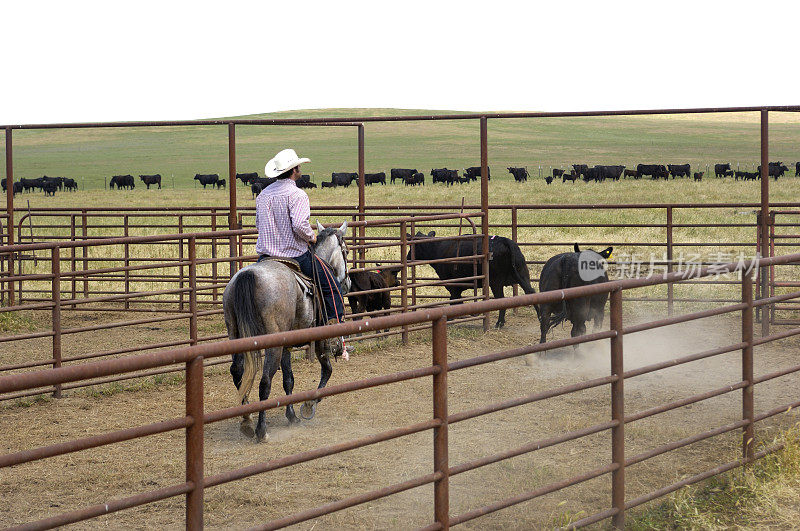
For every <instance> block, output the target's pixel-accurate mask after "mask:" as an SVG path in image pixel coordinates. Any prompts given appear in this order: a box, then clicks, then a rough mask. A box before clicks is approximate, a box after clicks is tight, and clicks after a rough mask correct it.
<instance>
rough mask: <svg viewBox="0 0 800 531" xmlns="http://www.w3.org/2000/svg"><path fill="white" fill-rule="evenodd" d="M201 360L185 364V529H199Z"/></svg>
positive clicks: (201, 523)
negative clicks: (188, 419) (188, 487)
mask: <svg viewBox="0 0 800 531" xmlns="http://www.w3.org/2000/svg"><path fill="white" fill-rule="evenodd" d="M203 411H204V408H203V357H202V356H198V357H196V358H194V359H193V360H191V361H187V362H186V416H187V417H191V418H192V424H191V425H190V426H188V427H187V428H186V482H187V483H191V484H192V490H190V491H189V492H187V493H186V529H202V528H203Z"/></svg>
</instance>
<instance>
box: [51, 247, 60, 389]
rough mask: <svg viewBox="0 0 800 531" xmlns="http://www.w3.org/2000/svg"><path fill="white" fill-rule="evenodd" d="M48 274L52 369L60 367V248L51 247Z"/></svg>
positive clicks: (58, 386) (57, 385) (58, 387)
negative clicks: (50, 284) (51, 330)
mask: <svg viewBox="0 0 800 531" xmlns="http://www.w3.org/2000/svg"><path fill="white" fill-rule="evenodd" d="M50 253H51V254H50V272H51V273H52V274H53V281H52V282H53V283H52V289H51V290H50V291H51V292H52V294H53V297H52V301H53V310H52V318H53V368H54V369H57V368H59V367H61V248H60V247H53V248H52V249H51V250H50ZM53 396H54V397H55V398H61V384H56V385H55V388H54V390H53Z"/></svg>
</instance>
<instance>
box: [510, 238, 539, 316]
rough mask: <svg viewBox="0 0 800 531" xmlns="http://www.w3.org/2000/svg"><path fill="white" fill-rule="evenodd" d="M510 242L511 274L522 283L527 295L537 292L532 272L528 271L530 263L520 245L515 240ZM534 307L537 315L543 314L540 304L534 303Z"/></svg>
mask: <svg viewBox="0 0 800 531" xmlns="http://www.w3.org/2000/svg"><path fill="white" fill-rule="evenodd" d="M509 243H510V245H509V247H511V275H512V276H513V279H514V282H516V283H517V284H519V285H520V287H521V288H522V291H524V292H525V294H526V295H530V294H531V293H536V290H535V289H533V286H531V273H530V271H528V264H527V263H525V255H523V254H522V251H521V250H520V248H519V245H517V244H516V243H514V242H513V241H511V242H509ZM533 309H534V310H536V315H537V316H541V309H540V308H539V305H538V304H534V305H533Z"/></svg>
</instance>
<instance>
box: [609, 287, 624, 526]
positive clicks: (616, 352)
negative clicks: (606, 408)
mask: <svg viewBox="0 0 800 531" xmlns="http://www.w3.org/2000/svg"><path fill="white" fill-rule="evenodd" d="M610 309H611V330H613V331H615V332H616V335H615V336H614V337H612V338H611V374H612V375H614V376H616V377H617V380H616V381H614V382H611V419H612V420H615V421H617V422H618V424H617V425H616V426H614V427H613V428H611V459H612V461H613V462H614V463H615V464H616V465H618V468H617V469H615V470H614V471H612V472H611V505H612V507H613V508H614V509H617V511H618V512H617V513H616V514H615V515H614V516H613V518H612V520H611V523H612V525H613V526H614V527H615V528H617V529H623V528H624V527H625V424H624V422H625V387H624V381H623V379H622V374H623V371H624V367H623V354H622V290H619V289H617V290H614V291H612V292H611V308H610Z"/></svg>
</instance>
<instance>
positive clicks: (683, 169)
mask: <svg viewBox="0 0 800 531" xmlns="http://www.w3.org/2000/svg"><path fill="white" fill-rule="evenodd" d="M667 168H668V169H669V173H670V175H672V178H673V179H674V178H675V177H688V176H689V175H691V174H692V168H691V166H690V165H689V164H667Z"/></svg>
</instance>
